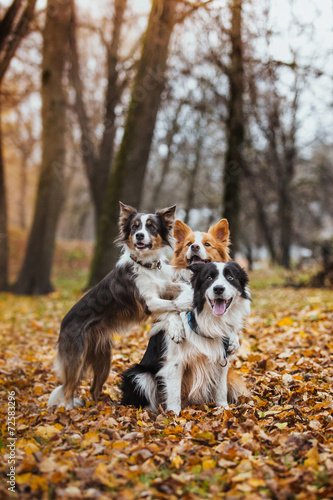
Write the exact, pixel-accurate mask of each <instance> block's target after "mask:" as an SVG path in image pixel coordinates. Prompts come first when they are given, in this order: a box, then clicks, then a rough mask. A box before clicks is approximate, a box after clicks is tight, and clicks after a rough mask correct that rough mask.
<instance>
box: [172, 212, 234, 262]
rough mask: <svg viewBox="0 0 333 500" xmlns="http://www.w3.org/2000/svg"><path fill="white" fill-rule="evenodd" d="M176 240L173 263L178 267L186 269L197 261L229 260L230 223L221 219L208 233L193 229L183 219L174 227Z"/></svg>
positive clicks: (177, 221)
mask: <svg viewBox="0 0 333 500" xmlns="http://www.w3.org/2000/svg"><path fill="white" fill-rule="evenodd" d="M173 236H174V238H175V240H176V245H175V251H174V258H173V259H172V261H171V264H172V265H173V266H174V267H175V268H176V269H177V270H181V269H186V267H187V266H189V265H190V264H194V263H196V262H214V261H215V262H227V261H228V260H229V245H230V240H229V225H228V221H227V219H221V220H220V221H219V222H218V223H217V224H215V225H214V226H212V227H211V228H210V229H209V230H208V232H207V233H205V232H200V231H192V229H191V228H190V227H189V226H187V225H186V224H184V222H182V221H181V220H178V219H177V220H176V221H175V225H174V228H173Z"/></svg>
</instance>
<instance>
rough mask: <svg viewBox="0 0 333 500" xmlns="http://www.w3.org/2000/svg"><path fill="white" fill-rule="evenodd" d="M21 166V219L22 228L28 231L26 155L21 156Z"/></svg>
mask: <svg viewBox="0 0 333 500" xmlns="http://www.w3.org/2000/svg"><path fill="white" fill-rule="evenodd" d="M20 160H21V165H20V202H19V219H20V228H21V229H26V198H27V157H26V156H25V155H24V153H22V154H21V158H20Z"/></svg>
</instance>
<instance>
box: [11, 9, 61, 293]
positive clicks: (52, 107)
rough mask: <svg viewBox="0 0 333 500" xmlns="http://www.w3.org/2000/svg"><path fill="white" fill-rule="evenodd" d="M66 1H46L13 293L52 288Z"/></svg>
mask: <svg viewBox="0 0 333 500" xmlns="http://www.w3.org/2000/svg"><path fill="white" fill-rule="evenodd" d="M70 14H71V8H70V4H69V2H65V3H64V2H62V3H61V5H60V4H59V2H58V0H48V3H47V11H46V22H45V27H44V33H43V63H42V165H41V172H40V177H39V183H38V190H37V198H36V204H35V212H34V219H33V223H32V228H31V231H30V235H29V240H28V245H27V249H26V254H25V258H24V262H23V265H22V268H21V271H20V273H19V277H18V280H17V283H16V285H15V291H16V292H17V293H20V294H29V295H31V294H44V293H49V292H51V291H52V285H51V280H50V276H51V268H52V260H53V253H54V246H55V235H56V228H57V222H58V218H59V215H60V210H61V206H62V202H63V174H64V165H65V132H66V95H65V90H64V84H63V76H64V68H65V61H66V58H67V56H68V42H67V40H68V30H69V22H70Z"/></svg>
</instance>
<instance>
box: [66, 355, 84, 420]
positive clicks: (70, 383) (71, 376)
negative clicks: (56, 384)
mask: <svg viewBox="0 0 333 500" xmlns="http://www.w3.org/2000/svg"><path fill="white" fill-rule="evenodd" d="M83 369H84V357H83V356H80V357H76V358H74V359H72V360H71V363H69V362H68V361H67V363H66V366H64V371H63V374H64V384H63V387H64V396H65V408H66V410H71V409H72V408H78V407H79V406H83V402H82V401H81V399H79V398H74V392H75V389H76V388H77V386H78V385H79V383H80V381H81V379H82V376H83Z"/></svg>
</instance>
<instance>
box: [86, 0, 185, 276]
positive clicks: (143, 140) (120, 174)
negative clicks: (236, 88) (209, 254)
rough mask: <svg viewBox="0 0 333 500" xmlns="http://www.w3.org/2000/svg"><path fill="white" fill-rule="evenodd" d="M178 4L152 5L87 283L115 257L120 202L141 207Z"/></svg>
mask: <svg viewBox="0 0 333 500" xmlns="http://www.w3.org/2000/svg"><path fill="white" fill-rule="evenodd" d="M177 4H178V2H177V1H175V0H153V2H152V8H151V12H150V15H149V20H148V27H147V31H146V34H145V38H144V43H143V48H142V54H141V58H140V61H139V65H138V70H137V74H136V77H135V81H134V86H133V90H132V95H131V103H130V107H129V111H128V115H127V119H126V124H125V129H124V136H123V139H122V143H121V146H120V149H119V152H118V154H117V158H116V160H115V165H114V169H113V172H112V174H111V177H110V180H109V185H108V191H107V200H106V205H105V211H104V213H103V215H102V217H101V220H100V225H99V230H98V239H97V244H96V249H95V254H94V258H93V263H92V269H91V276H90V283H89V284H90V285H93V284H95V283H97V282H98V281H99V280H100V279H102V278H103V276H105V274H107V273H108V272H109V270H110V268H111V267H112V265H113V264H114V263H115V261H116V259H117V257H118V252H117V250H116V249H115V248H114V246H113V241H114V239H115V237H116V236H117V220H118V202H119V200H121V201H123V202H124V203H129V204H132V205H134V206H135V207H138V206H139V205H140V201H141V194H142V188H143V181H144V176H145V172H146V167H147V161H148V156H149V152H150V147H151V142H152V138H153V133H154V129H155V122H156V116H157V112H158V108H159V105H160V101H161V93H162V91H163V89H164V83H165V69H166V63H167V57H168V48H169V41H170V36H171V33H172V31H173V28H174V25H175V23H176V10H177Z"/></svg>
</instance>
